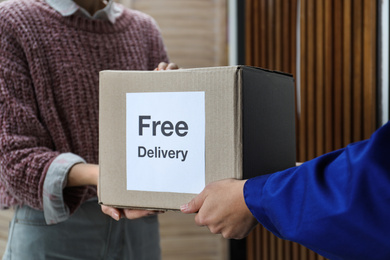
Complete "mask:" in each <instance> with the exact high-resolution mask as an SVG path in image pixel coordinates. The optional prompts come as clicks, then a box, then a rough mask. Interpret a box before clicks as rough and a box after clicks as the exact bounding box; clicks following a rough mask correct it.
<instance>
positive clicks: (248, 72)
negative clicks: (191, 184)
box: [99, 66, 295, 210]
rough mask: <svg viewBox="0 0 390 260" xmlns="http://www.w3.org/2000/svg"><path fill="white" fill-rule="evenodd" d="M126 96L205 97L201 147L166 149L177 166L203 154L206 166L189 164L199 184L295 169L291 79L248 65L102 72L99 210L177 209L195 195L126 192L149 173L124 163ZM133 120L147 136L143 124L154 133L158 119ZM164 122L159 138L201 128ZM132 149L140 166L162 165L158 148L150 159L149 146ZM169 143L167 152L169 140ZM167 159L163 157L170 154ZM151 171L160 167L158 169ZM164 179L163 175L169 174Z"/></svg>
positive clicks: (145, 113) (142, 117)
mask: <svg viewBox="0 0 390 260" xmlns="http://www.w3.org/2000/svg"><path fill="white" fill-rule="evenodd" d="M129 93H130V95H132V94H134V93H135V94H145V93H146V94H152V93H157V94H161V93H165V94H168V95H174V94H176V93H179V94H180V93H185V94H186V93H187V94H189V93H194V94H199V93H203V94H202V95H204V98H203V99H202V102H204V114H205V115H204V130H203V132H204V139H203V140H204V141H203V143H202V142H198V143H202V145H203V149H202V151H199V150H198V151H197V152H194V151H193V150H185V149H186V148H184V149H183V150H173V149H172V150H169V151H176V155H175V156H176V157H174V156H173V157H172V158H174V159H176V161H178V162H177V165H179V166H180V165H184V161H185V160H186V159H188V158H190V159H191V158H193V155H194V154H196V153H200V154H201V155H202V153H201V152H204V156H203V157H204V161H202V163H197V162H195V164H194V165H195V166H196V167H199V166H200V169H203V170H204V179H205V181H204V182H205V184H207V183H209V182H212V181H216V180H219V179H225V178H238V179H247V178H251V177H254V176H258V175H262V174H268V173H272V172H275V171H279V170H283V169H286V168H288V167H292V166H294V165H295V91H294V80H293V78H292V77H291V76H290V75H287V74H283V73H279V72H273V71H267V70H263V69H260V68H254V67H246V66H230V67H215V68H201V69H182V70H176V71H160V72H150V71H149V72H145V71H103V72H101V74H100V126H99V140H100V144H99V145H100V153H99V158H100V159H99V160H100V162H99V163H100V177H99V202H100V203H102V204H106V205H111V206H116V207H133V208H148V209H173V210H177V209H179V207H180V205H182V204H184V203H187V202H188V201H189V200H190V199H192V198H193V197H194V196H195V195H196V193H197V192H187V191H180V190H179V191H177V190H176V191H173V192H172V191H170V190H166V191H161V190H156V191H154V190H153V191H151V190H148V189H143V188H140V189H139V188H138V186H137V187H133V188H129V184H127V185H128V186H126V182H128V180H129V176H130V175H131V174H135V175H136V179H135V180H137V181H138V179H137V178H138V177H139V178H143V177H144V175H145V176H146V175H147V174H149V172H145V171H144V172H137V171H136V170H134V172H132V169H133V168H132V167H133V166H134V168H137V163H134V162H133V161H132V162H131V163H129V157H126V154H129V151H128V150H129V148H128V147H129V146H126V141H127V142H130V141H132V140H130V139H131V138H129V137H127V139H126V134H127V133H128V132H129V130H128V129H127V128H126V127H129V124H128V123H127V124H128V125H127V126H126V120H127V121H130V120H129V117H126V116H127V115H126V114H130V113H129V111H132V110H131V109H129V107H126V104H127V105H129V104H128V103H126V102H128V101H129V100H128V99H126V95H129ZM157 100H158V99H157ZM198 100H199V99H198ZM133 101H137V99H135V100H133ZM156 102H158V101H156ZM152 104H154V103H153V102H151V104H150V105H152ZM184 104H185V105H184V106H182V107H181V108H179V109H178V110H185V109H184V108H187V106H190V105H187V103H184ZM140 106H142V105H141V104H140ZM126 109H127V110H126ZM126 111H127V112H126ZM141 111H142V109H141ZM139 114H140V115H139V121H136V120H134V124H137V123H138V124H139V126H136V127H135V128H136V129H137V130H139V132H138V134H139V135H141V133H142V132H143V131H147V130H149V126H150V128H152V122H153V123H154V121H152V120H153V119H154V118H157V117H156V116H155V115H154V114H153V115H151V116H149V114H151V113H150V112H149V111H148V109H146V110H145V111H142V112H140V113H139ZM165 117H166V118H164V120H165V119H166V120H167V121H165V122H163V121H161V122H162V125H164V124H165V123H166V122H168V123H167V124H166V125H165V126H162V125H161V124H160V125H158V124H157V123H156V126H155V129H154V130H155V131H154V132H153V135H158V134H159V132H158V130H157V129H160V128H161V133H163V134H166V133H169V135H171V134H172V133H173V135H175V131H176V134H178V135H180V134H183V136H185V135H186V134H187V132H188V133H189V134H188V136H190V134H192V132H191V131H192V130H193V129H194V125H198V122H199V125H201V126H202V124H201V120H198V121H195V123H192V124H188V125H189V126H188V125H187V124H186V123H185V122H186V120H184V121H179V122H178V123H177V124H176V129H175V128H174V125H173V124H171V121H172V122H177V121H178V120H176V121H175V120H174V119H172V118H173V117H172V118H170V115H165ZM149 119H150V120H149ZM131 122H132V121H131ZM149 122H150V124H149ZM158 122H160V121H158ZM130 125H131V124H130ZM170 126H172V129H171V128H170ZM142 127H144V128H142ZM159 127H160V128H159ZM167 136H168V134H167ZM185 137H187V136H185ZM153 138H155V137H153ZM163 138H165V137H163ZM169 138H171V139H172V137H169ZM172 140H173V139H172ZM178 140H184V138H183V139H180V138H178ZM137 145H138V146H137V147H138V157H140V154H141V153H142V156H144V157H145V158H142V160H144V161H146V160H148V161H147V164H148V165H149V166H150V167H153V164H154V163H157V162H160V161H162V159H161V158H162V155H161V158H160V157H159V158H157V157H158V156H157V154H158V155H159V156H160V154H164V150H163V149H164V146H163V145H160V144H158V145H156V146H154V148H153V149H149V150H148V151H149V152H150V154H149V155H150V156H149V158H147V156H148V155H147V148H143V147H144V146H140V145H139V144H137ZM142 145H144V144H142ZM169 145H171V146H173V144H171V143H170V142H168V146H169ZM140 147H142V148H140ZM145 147H146V145H145ZM176 147H177V146H176ZM131 149H132V148H131ZM180 149H181V148H180ZM144 151H145V152H144ZM165 153H168V150H166V151H165ZM173 153H174V152H173ZM200 157H201V158H202V156H200ZM138 159H139V158H138ZM179 159H181V162H180V160H179ZM190 159H188V160H190ZM171 161H172V160H171ZM149 166H148V167H149ZM126 169H127V172H126ZM137 169H138V168H137ZM151 169H153V168H151ZM187 169H188V168H187ZM156 170H157V171H159V170H164V169H161V167H158V168H156ZM129 171H130V175H129ZM186 173H187V170H182V172H181V175H180V177H181V176H184V175H185V174H186ZM126 174H127V175H126ZM137 174H138V175H137ZM162 174H167V176H168V175H169V172H168V173H167V172H165V173H163V172H162ZM162 174H160V175H162ZM184 177H185V176H184ZM153 181H155V182H157V183H156V185H158V184H159V183H158V182H159V181H156V180H155V178H150V180H148V179H146V182H151V183H152V182H153ZM176 181H177V182H180V181H181V180H178V179H177V180H176V179H175V180H173V179H170V180H167V183H174V182H176ZM186 183H188V180H187V181H186ZM148 184H150V183H148ZM179 186H180V187H181V186H183V185H179Z"/></svg>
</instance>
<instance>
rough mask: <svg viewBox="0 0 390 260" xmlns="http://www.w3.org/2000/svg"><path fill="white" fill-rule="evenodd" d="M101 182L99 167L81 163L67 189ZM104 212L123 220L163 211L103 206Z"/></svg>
mask: <svg viewBox="0 0 390 260" xmlns="http://www.w3.org/2000/svg"><path fill="white" fill-rule="evenodd" d="M98 182H99V165H96V164H87V163H79V164H76V165H74V166H73V167H72V168H71V169H70V171H69V174H68V182H67V185H66V186H67V187H76V186H85V185H95V186H98ZM101 207H102V212H103V213H104V214H106V215H109V216H111V217H112V218H113V219H115V220H119V219H121V218H128V219H136V218H142V217H146V216H152V215H156V214H159V213H162V212H163V211H152V210H138V209H118V208H114V207H110V206H106V205H101Z"/></svg>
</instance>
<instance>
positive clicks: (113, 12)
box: [46, 0, 123, 24]
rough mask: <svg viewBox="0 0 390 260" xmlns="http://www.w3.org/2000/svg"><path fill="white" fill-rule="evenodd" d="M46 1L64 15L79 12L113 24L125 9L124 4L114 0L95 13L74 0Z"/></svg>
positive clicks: (110, 0)
mask: <svg viewBox="0 0 390 260" xmlns="http://www.w3.org/2000/svg"><path fill="white" fill-rule="evenodd" d="M46 2H47V3H48V4H49V5H50V6H51V7H52V8H53V9H54V10H56V11H57V12H59V13H60V14H61V15H62V16H70V15H73V14H75V13H77V14H80V15H83V16H85V17H88V18H90V19H98V20H108V21H110V22H111V23H113V24H114V23H115V20H116V19H117V18H118V17H119V16H120V15H121V14H122V11H123V8H122V6H121V5H118V4H116V3H115V2H114V1H113V0H108V3H107V5H106V7H104V8H103V9H100V10H98V11H97V12H96V13H94V14H93V15H91V14H90V13H88V11H87V10H85V9H84V8H82V7H80V6H79V5H78V4H76V3H75V2H73V1H72V0H46Z"/></svg>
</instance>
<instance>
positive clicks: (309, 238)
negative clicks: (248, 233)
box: [244, 123, 390, 260]
mask: <svg viewBox="0 0 390 260" xmlns="http://www.w3.org/2000/svg"><path fill="white" fill-rule="evenodd" d="M389 155H390V123H387V124H386V125H385V126H383V127H382V128H380V129H379V130H378V131H377V132H376V133H374V134H373V135H372V137H371V139H369V140H366V141H361V142H357V143H354V144H351V145H349V146H347V147H346V148H344V149H341V150H338V151H335V152H332V153H328V154H325V155H323V156H320V157H318V158H316V159H313V160H311V161H308V162H306V163H304V164H303V165H301V166H299V167H294V168H291V169H287V170H285V171H281V172H278V173H275V174H272V175H266V176H260V177H257V178H253V179H250V180H248V181H247V182H246V184H245V187H244V196H245V202H246V203H247V206H248V208H249V209H250V211H251V212H252V214H253V215H254V216H255V217H256V218H257V220H258V221H259V222H260V223H261V224H262V225H263V226H264V227H266V228H267V229H268V230H270V231H271V232H272V233H274V234H275V235H276V236H278V237H280V238H283V239H286V240H291V241H295V242H298V243H300V244H302V245H304V246H306V247H308V248H310V249H312V250H313V251H315V252H317V253H319V254H321V255H323V256H325V257H327V258H330V259H354V260H358V259H390V246H389V245H390V235H389V234H390V221H389V220H390V158H389Z"/></svg>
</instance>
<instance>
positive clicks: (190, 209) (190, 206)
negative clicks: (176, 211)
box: [180, 196, 201, 214]
mask: <svg viewBox="0 0 390 260" xmlns="http://www.w3.org/2000/svg"><path fill="white" fill-rule="evenodd" d="M198 197H199V196H197V197H195V198H193V199H192V200H191V201H190V202H188V203H187V204H184V205H182V206H181V207H180V210H181V212H183V213H186V214H189V213H196V212H198V210H199V209H200V207H201V203H198Z"/></svg>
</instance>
